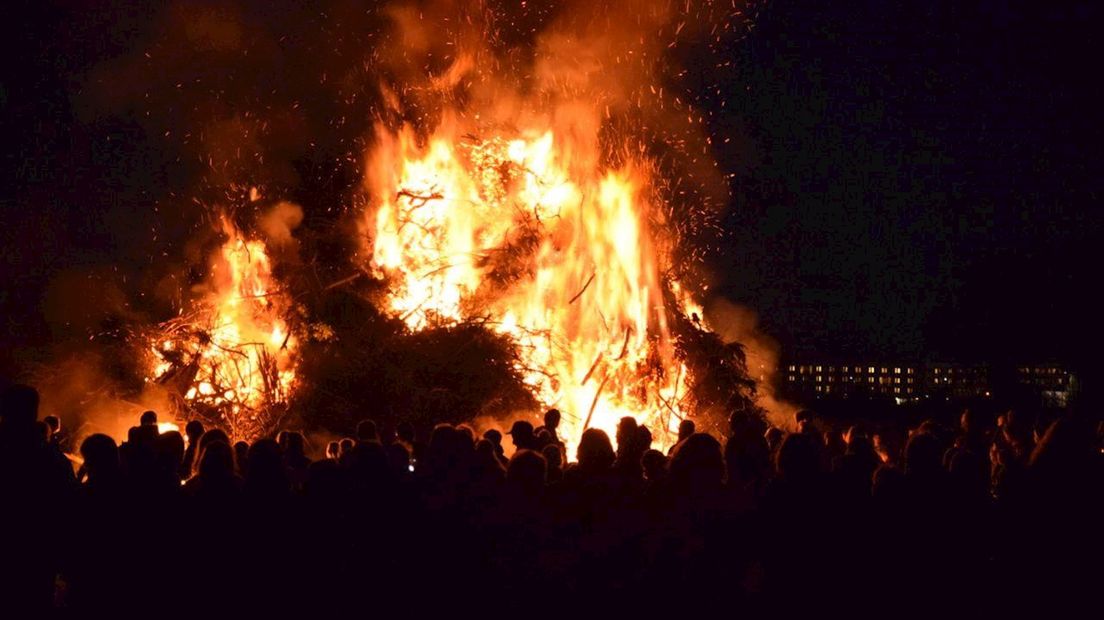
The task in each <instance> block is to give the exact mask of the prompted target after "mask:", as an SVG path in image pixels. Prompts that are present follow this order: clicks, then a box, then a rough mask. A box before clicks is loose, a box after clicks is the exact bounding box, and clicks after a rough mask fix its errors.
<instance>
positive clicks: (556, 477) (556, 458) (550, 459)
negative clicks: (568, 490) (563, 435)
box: [541, 443, 564, 484]
mask: <svg viewBox="0 0 1104 620" xmlns="http://www.w3.org/2000/svg"><path fill="white" fill-rule="evenodd" d="M541 456H543V457H544V460H545V463H547V465H548V474H547V478H548V483H549V484H555V483H557V482H559V481H560V480H562V479H563V460H564V459H563V452H562V451H561V449H560V446H559V444H556V443H553V444H549V445H547V446H545V447H543V448H541Z"/></svg>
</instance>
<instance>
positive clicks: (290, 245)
mask: <svg viewBox="0 0 1104 620" xmlns="http://www.w3.org/2000/svg"><path fill="white" fill-rule="evenodd" d="M302 223H303V209H302V207H300V206H299V205H296V204H292V203H290V202H278V203H276V204H275V205H274V206H273V207H272V208H271V209H269V210H268V211H266V212H265V213H264V214H262V215H261V216H260V217H259V218H258V219H257V228H258V229H260V231H261V233H263V234H264V236H265V241H266V242H267V244H268V247H269V248H273V249H278V250H287V249H292V250H294V249H295V248H296V247H298V242H296V240H295V237H293V236H292V235H291V231H293V230H295V229H296V228H298V226H299V225H300V224H302Z"/></svg>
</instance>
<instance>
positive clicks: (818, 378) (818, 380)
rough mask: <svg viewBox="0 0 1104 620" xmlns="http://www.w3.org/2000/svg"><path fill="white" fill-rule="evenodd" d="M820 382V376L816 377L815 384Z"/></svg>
mask: <svg viewBox="0 0 1104 620" xmlns="http://www.w3.org/2000/svg"><path fill="white" fill-rule="evenodd" d="M820 380H821V376H820V375H817V383H820Z"/></svg>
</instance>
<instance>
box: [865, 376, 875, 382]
mask: <svg viewBox="0 0 1104 620" xmlns="http://www.w3.org/2000/svg"><path fill="white" fill-rule="evenodd" d="M866 382H867V383H874V377H867V378H866Z"/></svg>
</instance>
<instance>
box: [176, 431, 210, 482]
mask: <svg viewBox="0 0 1104 620" xmlns="http://www.w3.org/2000/svg"><path fill="white" fill-rule="evenodd" d="M203 431H204V428H203V423H202V422H200V421H199V420H191V421H189V422H188V423H187V424H185V425H184V436H185V438H186V439H187V444H188V446H187V448H185V450H184V461H183V462H182V463H181V464H180V477H181V478H183V479H187V478H189V477H191V475H192V473H193V472H194V471H195V467H196V465H197V464H198V463H199V440H200V438H201V437H203Z"/></svg>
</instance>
